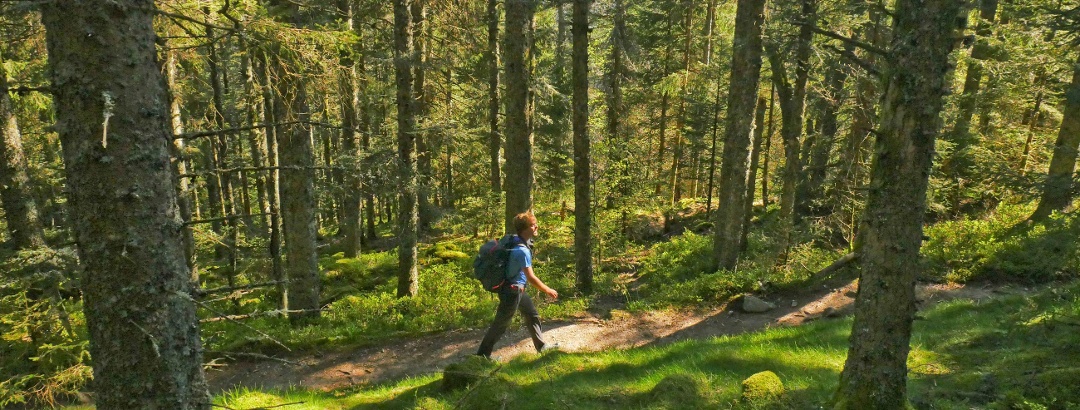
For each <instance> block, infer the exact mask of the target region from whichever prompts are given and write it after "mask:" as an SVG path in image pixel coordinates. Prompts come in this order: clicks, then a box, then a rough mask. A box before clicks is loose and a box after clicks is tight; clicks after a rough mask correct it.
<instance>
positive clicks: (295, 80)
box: [274, 0, 322, 323]
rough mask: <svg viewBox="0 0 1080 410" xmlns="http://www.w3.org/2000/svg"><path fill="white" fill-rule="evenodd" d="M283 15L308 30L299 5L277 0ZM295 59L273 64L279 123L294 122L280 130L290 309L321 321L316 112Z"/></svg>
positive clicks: (297, 319)
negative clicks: (313, 127)
mask: <svg viewBox="0 0 1080 410" xmlns="http://www.w3.org/2000/svg"><path fill="white" fill-rule="evenodd" d="M274 3H275V4H276V5H278V7H279V8H278V9H279V10H280V11H281V12H282V14H281V15H280V16H278V19H279V20H280V21H283V22H286V23H288V24H292V25H293V26H297V27H300V26H303V25H304V21H303V20H302V18H301V16H300V10H299V6H297V5H296V4H295V3H291V2H288V1H287V0H275V2H274ZM293 64H295V63H294V62H290V61H283V60H279V61H277V62H276V64H274V68H275V69H276V70H277V73H276V74H277V75H276V80H277V81H278V89H279V90H281V91H280V92H281V97H282V98H281V100H282V102H284V103H286V104H287V106H286V107H285V109H284V110H281V111H282V112H283V114H284V116H279V117H278V120H279V121H282V122H283V123H286V124H289V125H287V126H283V127H279V128H278V131H277V140H278V160H279V162H280V167H281V170H280V175H281V181H280V185H279V189H280V194H281V227H282V233H283V234H284V239H285V249H284V250H285V265H284V270H285V274H286V275H287V276H288V282H289V283H288V288H289V289H288V302H287V303H288V308H289V310H290V311H296V312H295V313H290V314H289V319H290V320H291V321H293V322H294V323H303V322H306V321H307V320H309V319H313V318H317V317H319V308H320V307H321V305H320V300H319V297H320V294H321V293H322V274H321V272H319V259H318V255H317V254H316V249H315V246H316V234H317V232H318V231H317V220H316V215H315V212H316V204H315V169H314V167H315V148H314V147H313V145H312V138H311V137H312V135H311V125H309V124H310V123H311V109H310V107H309V106H308V96H307V87H306V85H305V84H304V81H303V79H302V78H300V77H299V76H296V74H294V73H299V72H302V70H301V69H300V68H299V67H296V66H293V67H288V66H289V65H293Z"/></svg>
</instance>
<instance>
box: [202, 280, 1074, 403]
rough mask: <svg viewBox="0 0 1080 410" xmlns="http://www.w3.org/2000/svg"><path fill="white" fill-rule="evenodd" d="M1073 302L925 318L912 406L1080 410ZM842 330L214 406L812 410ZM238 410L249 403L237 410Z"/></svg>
mask: <svg viewBox="0 0 1080 410" xmlns="http://www.w3.org/2000/svg"><path fill="white" fill-rule="evenodd" d="M1078 294H1080V284H1078V283H1071V284H1068V285H1059V286H1054V287H1052V288H1050V289H1047V290H1045V291H1042V292H1040V293H1038V294H1036V295H1034V296H1027V295H1024V294H1018V295H1012V296H1005V297H1001V298H999V299H996V300H984V301H973V300H954V301H950V302H945V303H941V304H939V305H937V306H935V307H933V308H932V309H929V310H927V311H925V312H922V315H923V317H924V319H922V320H919V321H916V325H915V330H914V335H913V338H912V353H911V355H910V357H909V369H910V370H909V380H910V382H909V397H910V399H911V401H912V403H913V404H914V405H915V407H916V408H934V409H969V408H1001V409H1007V408H1030V409H1035V408H1048V409H1058V408H1061V409H1068V408H1076V406H1080V392H1077V391H1075V389H1074V388H1073V386H1075V385H1076V384H1075V383H1076V382H1077V381H1078V380H1080V379H1078V377H1080V366H1077V365H1076V363H1080V347H1078V346H1080V343H1078V342H1080V334H1078V333H1077V332H1076V331H1075V330H1076V328H1075V327H1076V326H1077V325H1080V298H1078V296H1077V295H1078ZM850 326H851V320H850V319H831V320H821V321H816V322H812V323H810V324H808V325H804V326H800V327H792V328H775V329H770V330H766V331H763V332H759V333H752V334H744V335H739V336H732V337H719V338H713V339H708V340H692V341H684V342H678V343H674V344H669V345H663V346H649V347H643V348H638V349H631V350H615V351H606V352H599V353H589V354H584V353H581V354H576V353H575V354H570V353H562V352H555V353H549V354H544V355H531V354H527V355H522V356H518V357H517V358H514V359H513V360H511V361H509V362H507V363H506V364H505V365H504V366H503V368H502V369H501V370H500V371H499V372H498V373H496V375H495V376H494V377H492V378H491V379H490V380H488V381H487V382H485V383H481V384H479V385H478V386H477V387H475V388H474V389H475V391H473V392H471V393H468V390H458V391H451V392H445V391H442V390H440V389H439V382H440V376H439V375H438V374H432V375H428V376H424V377H419V378H411V379H405V380H402V381H398V382H392V383H387V384H383V385H379V386H375V387H371V388H363V389H353V390H343V391H337V392H331V393H310V392H283V393H276V392H260V391H254V390H241V391H236V392H232V393H229V394H227V395H224V396H221V397H218V398H217V401H216V403H219V404H222V405H228V406H230V407H234V408H250V407H254V406H269V405H276V404H280V403H285V402H289V401H308V402H310V403H317V404H314V405H311V406H314V407H295V408H301V409H306V408H324V409H337V408H348V409H369V408H370V409H376V408H378V409H412V408H432V409H438V408H453V407H454V406H455V405H457V404H460V405H461V407H460V408H470V409H498V408H503V407H504V406H505V407H506V408H520V409H550V408H560V407H564V408H574V409H616V408H617V409H623V408H629V409H682V408H737V409H742V408H762V406H760V405H759V404H755V403H748V402H745V401H743V400H742V399H741V396H742V382H743V381H744V380H745V379H747V378H748V377H750V376H751V375H753V374H756V373H759V372H762V371H771V372H773V373H775V374H776V375H777V376H778V377H779V379H780V380H781V381H782V383H783V384H784V387H785V393H784V394H783V396H782V399H781V400H779V401H777V402H773V403H771V404H769V405H766V406H764V408H781V409H805V408H817V407H818V406H821V405H826V403H827V402H828V400H829V399H830V397H831V395H832V393H833V391H834V390H835V389H836V383H837V381H838V379H839V372H840V370H841V368H842V366H843V362H844V357H845V355H846V353H847V342H848V340H847V339H848V332H849V329H850ZM466 395H467V396H466ZM240 400H251V401H244V402H243V403H245V404H243V405H238V404H239V403H241V401H240ZM305 405H308V404H305ZM1025 406H1026V407H1025Z"/></svg>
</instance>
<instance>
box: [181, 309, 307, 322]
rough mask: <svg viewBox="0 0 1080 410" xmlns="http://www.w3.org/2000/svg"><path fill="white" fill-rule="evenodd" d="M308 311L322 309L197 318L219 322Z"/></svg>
mask: <svg viewBox="0 0 1080 410" xmlns="http://www.w3.org/2000/svg"><path fill="white" fill-rule="evenodd" d="M310 312H322V309H278V310H268V311H265V312H255V313H248V314H243V315H220V316H215V317H208V318H206V319H202V320H199V323H211V322H220V321H222V320H231V321H237V320H240V319H251V318H254V317H264V316H277V315H282V314H289V313H310ZM214 313H217V312H214Z"/></svg>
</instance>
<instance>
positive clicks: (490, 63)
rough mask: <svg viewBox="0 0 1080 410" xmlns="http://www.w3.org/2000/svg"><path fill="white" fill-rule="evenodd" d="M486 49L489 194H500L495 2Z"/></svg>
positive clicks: (491, 1)
mask: <svg viewBox="0 0 1080 410" xmlns="http://www.w3.org/2000/svg"><path fill="white" fill-rule="evenodd" d="M486 19H487V24H488V38H487V41H488V47H487V54H486V55H485V57H484V58H485V59H486V60H487V70H488V73H487V74H488V158H490V164H489V167H490V168H489V169H490V172H491V175H490V182H491V192H493V193H496V194H499V193H501V192H502V180H501V173H500V169H501V164H500V161H499V159H500V158H501V155H500V152H501V151H502V137H501V136H500V135H499V9H498V8H496V0H488V2H487V15H486Z"/></svg>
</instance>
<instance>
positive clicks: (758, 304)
mask: <svg viewBox="0 0 1080 410" xmlns="http://www.w3.org/2000/svg"><path fill="white" fill-rule="evenodd" d="M773 309H776V305H775V304H772V303H769V302H766V301H764V300H762V299H761V298H759V297H757V296H754V295H746V296H743V298H742V310H743V312H746V313H762V312H768V311H770V310H773Z"/></svg>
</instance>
